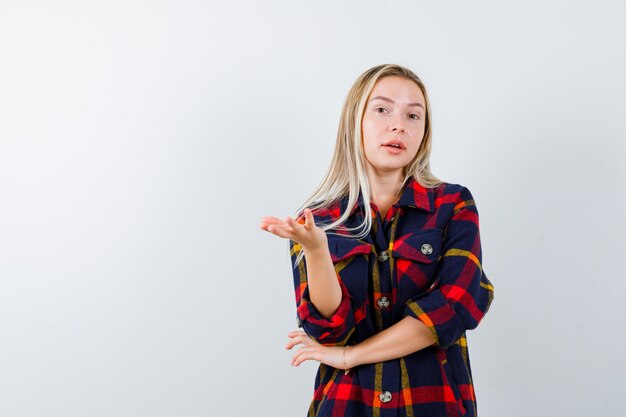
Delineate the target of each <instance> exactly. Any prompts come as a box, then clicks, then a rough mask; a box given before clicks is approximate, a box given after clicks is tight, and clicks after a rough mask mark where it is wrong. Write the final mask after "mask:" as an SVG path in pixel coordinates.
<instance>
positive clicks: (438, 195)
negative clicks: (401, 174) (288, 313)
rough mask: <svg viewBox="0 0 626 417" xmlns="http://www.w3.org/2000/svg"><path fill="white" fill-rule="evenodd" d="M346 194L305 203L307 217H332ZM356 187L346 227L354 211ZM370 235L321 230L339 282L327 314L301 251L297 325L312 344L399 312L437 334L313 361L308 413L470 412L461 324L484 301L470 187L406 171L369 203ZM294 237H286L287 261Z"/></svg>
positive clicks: (358, 216)
mask: <svg viewBox="0 0 626 417" xmlns="http://www.w3.org/2000/svg"><path fill="white" fill-rule="evenodd" d="M346 206H347V197H344V198H342V199H341V200H338V201H337V202H335V204H334V205H332V206H331V207H329V208H326V209H318V210H316V211H314V212H313V214H314V216H315V221H316V224H318V225H319V224H320V223H322V222H324V223H326V222H329V221H331V220H336V219H337V218H338V217H339V216H340V214H341V213H343V212H344V211H345V210H346ZM363 207H364V204H363V201H362V195H359V200H358V204H357V206H356V207H355V208H354V210H353V211H352V212H351V216H350V218H349V220H348V221H347V222H346V226H350V227H352V226H355V225H357V224H359V223H360V222H361V221H362V220H363ZM370 209H371V211H372V215H373V224H372V230H371V232H370V234H369V235H368V236H367V237H365V238H362V239H354V238H351V237H349V236H348V235H346V234H342V235H340V236H337V235H334V234H327V237H328V244H329V250H330V254H331V258H332V261H333V263H334V265H335V270H336V272H337V276H338V280H339V284H340V287H341V290H342V294H343V297H342V301H341V304H340V305H339V308H338V310H337V312H336V313H335V314H334V315H333V316H332V317H331V318H330V319H327V318H325V317H323V316H322V315H321V314H320V313H319V312H318V311H317V310H316V308H315V306H314V305H313V304H312V303H311V301H310V299H309V294H308V288H307V277H306V258H303V259H302V261H301V263H300V264H299V265H298V267H297V268H292V269H293V277H294V284H295V295H296V305H297V317H298V326H299V327H303V328H304V330H305V331H306V333H307V334H308V335H309V336H311V337H313V338H314V339H315V340H317V341H318V342H319V343H321V344H323V345H326V346H330V345H355V344H358V343H359V342H361V341H363V340H365V339H367V338H369V337H370V336H372V335H374V334H376V333H378V332H380V331H381V330H384V329H386V328H388V327H391V326H392V325H393V324H395V323H397V322H398V321H400V320H401V319H403V318H404V317H406V316H411V317H414V318H415V319H417V320H421V321H422V322H423V323H424V324H425V325H426V326H428V328H429V329H430V330H431V332H432V334H433V336H434V338H435V340H436V343H435V344H433V345H431V346H428V347H427V348H424V349H421V350H419V351H417V352H413V353H411V354H409V355H407V356H404V357H402V358H399V359H394V360H389V361H385V362H381V363H373V364H365V365H360V366H356V367H354V368H352V369H351V370H350V372H349V373H348V374H345V373H344V372H343V370H341V369H336V368H333V367H331V366H328V365H325V364H323V363H320V365H319V369H318V371H317V375H316V378H315V388H314V393H313V400H312V402H311V405H310V407H309V411H308V417H314V416H315V417H326V416H332V417H338V416H354V417H364V416H377V417H378V416H380V417H386V416H394V417H396V416H398V417H405V416H406V417H417V416H428V417H444V416H445V417H452V416H463V417H466V416H467V417H469V416H472V417H475V416H476V413H477V410H476V397H475V393H474V386H473V383H472V373H471V369H470V360H469V353H468V347H467V338H466V334H465V332H466V330H470V329H474V328H475V327H476V326H477V325H478V323H480V321H481V320H482V318H483V317H484V315H485V314H486V313H487V310H488V309H489V306H490V304H491V301H492V300H493V285H492V283H491V282H490V281H489V279H487V276H486V275H485V272H484V271H483V268H482V264H481V244H480V234H479V226H478V211H477V209H476V204H475V203H474V199H473V197H472V194H471V193H470V191H469V190H468V189H467V188H466V187H464V186H462V185H460V184H451V183H443V184H441V185H440V186H438V187H436V188H432V189H428V188H424V187H422V186H421V185H419V183H418V182H417V181H415V180H414V179H410V180H409V181H408V182H407V184H406V186H405V188H404V190H403V191H402V195H401V196H400V199H399V200H398V202H397V203H396V204H394V205H393V206H392V207H391V208H390V209H389V211H388V212H387V214H386V218H385V219H384V220H383V219H381V218H380V213H379V211H378V208H377V207H376V205H375V204H374V203H371V207H370ZM299 247H300V245H299V244H298V243H296V242H294V241H290V249H291V261H292V266H293V265H295V259H296V255H297V249H299Z"/></svg>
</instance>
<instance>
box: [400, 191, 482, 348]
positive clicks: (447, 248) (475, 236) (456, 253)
mask: <svg viewBox="0 0 626 417" xmlns="http://www.w3.org/2000/svg"><path fill="white" fill-rule="evenodd" d="M460 199H461V201H459V202H458V203H457V204H456V205H455V207H454V213H453V216H452V218H451V220H450V222H449V223H448V225H447V226H446V228H445V232H444V240H443V247H442V250H441V253H442V256H441V258H440V260H439V263H438V266H437V271H436V279H435V281H434V283H433V285H432V286H431V288H430V289H429V290H428V291H426V292H425V293H422V294H420V295H418V296H416V297H414V298H411V299H409V300H408V301H407V302H406V305H405V308H404V316H412V317H414V318H416V319H419V320H421V321H422V322H423V323H424V324H425V325H426V326H428V328H429V329H430V331H431V332H432V334H433V336H434V338H435V344H436V345H437V346H440V347H442V348H444V349H445V348H447V347H449V346H451V345H452V344H454V343H455V342H456V341H457V340H458V339H459V338H460V337H461V336H462V335H463V333H464V332H465V331H466V330H469V329H474V328H476V326H478V324H479V323H480V321H481V320H482V318H483V317H484V315H485V314H486V313H487V311H488V310H489V306H490V305H491V302H492V300H493V285H492V283H491V282H490V281H489V279H488V278H487V276H486V275H485V272H484V271H483V268H482V251H481V244H480V232H479V222H478V210H477V208H476V204H475V202H474V199H473V197H472V194H471V193H470V191H469V190H468V189H467V188H466V187H463V188H462V189H461V192H460Z"/></svg>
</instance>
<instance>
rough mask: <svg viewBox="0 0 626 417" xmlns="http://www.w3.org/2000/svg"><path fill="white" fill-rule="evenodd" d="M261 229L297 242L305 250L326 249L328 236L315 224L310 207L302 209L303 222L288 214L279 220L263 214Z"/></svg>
mask: <svg viewBox="0 0 626 417" xmlns="http://www.w3.org/2000/svg"><path fill="white" fill-rule="evenodd" d="M260 228H261V229H262V230H266V231H268V232H270V233H272V234H274V235H276V236H278V237H282V238H285V239H291V240H293V241H295V242H298V243H299V244H300V245H301V246H302V248H303V249H304V251H305V252H309V251H311V252H315V251H318V250H328V238H327V237H326V233H325V232H324V230H322V229H321V228H319V227H317V226H316V225H315V220H314V219H313V213H312V212H311V209H309V208H305V209H304V223H300V221H295V220H294V219H293V218H291V217H290V216H287V217H285V220H281V219H279V218H278V217H272V216H265V217H263V218H262V219H261V227H260Z"/></svg>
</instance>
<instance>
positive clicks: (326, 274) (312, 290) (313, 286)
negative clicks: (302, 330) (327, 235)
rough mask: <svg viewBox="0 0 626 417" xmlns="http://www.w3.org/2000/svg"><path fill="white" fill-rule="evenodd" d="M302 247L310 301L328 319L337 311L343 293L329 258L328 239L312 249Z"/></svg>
mask: <svg viewBox="0 0 626 417" xmlns="http://www.w3.org/2000/svg"><path fill="white" fill-rule="evenodd" d="M303 249H304V258H305V259H306V276H307V277H308V278H307V281H308V282H307V285H308V287H309V297H310V298H311V303H313V305H314V306H315V308H316V309H317V311H319V313H320V314H321V315H322V316H323V317H324V318H326V319H330V318H331V317H332V316H333V315H334V314H335V313H336V312H337V309H338V308H339V305H340V304H341V299H342V297H343V294H342V293H341V287H340V286H339V280H338V279H337V273H336V272H335V266H334V265H333V261H332V260H331V258H330V251H329V249H328V241H327V242H326V244H325V245H324V246H321V247H318V248H316V249H313V250H311V249H307V248H303Z"/></svg>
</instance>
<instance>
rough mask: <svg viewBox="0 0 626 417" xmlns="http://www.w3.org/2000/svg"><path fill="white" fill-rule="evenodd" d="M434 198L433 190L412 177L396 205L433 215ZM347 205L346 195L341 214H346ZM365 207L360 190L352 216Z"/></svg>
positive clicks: (342, 201) (341, 203)
mask: <svg viewBox="0 0 626 417" xmlns="http://www.w3.org/2000/svg"><path fill="white" fill-rule="evenodd" d="M434 198H435V197H434V194H433V191H432V189H429V188H425V187H423V186H422V185H420V183H419V182H417V181H416V180H415V179H414V178H413V177H410V178H409V179H408V180H407V183H406V184H405V186H404V189H403V190H402V194H401V195H400V199H399V200H398V202H397V203H396V205H398V206H400V207H412V208H418V209H422V210H425V211H427V212H429V213H432V212H433V208H434ZM347 205H348V196H347V195H346V196H344V197H342V198H341V199H340V208H341V213H343V212H345V210H346V207H347ZM363 205H364V203H363V193H362V192H361V190H359V197H358V200H357V204H356V205H355V206H354V208H353V209H352V212H351V213H350V215H353V214H354V212H355V211H357V210H358V209H359V208H362V207H363Z"/></svg>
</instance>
